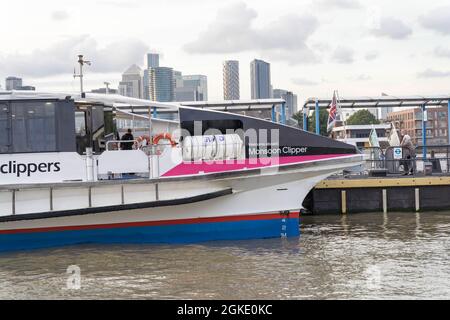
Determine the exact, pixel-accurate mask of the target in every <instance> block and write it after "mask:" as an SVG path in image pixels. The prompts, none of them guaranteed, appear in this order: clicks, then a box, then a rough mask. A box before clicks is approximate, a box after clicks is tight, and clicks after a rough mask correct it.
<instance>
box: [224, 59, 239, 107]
mask: <svg viewBox="0 0 450 320" xmlns="http://www.w3.org/2000/svg"><path fill="white" fill-rule="evenodd" d="M223 99H224V100H239V99H240V93H239V61H236V60H227V61H224V62H223Z"/></svg>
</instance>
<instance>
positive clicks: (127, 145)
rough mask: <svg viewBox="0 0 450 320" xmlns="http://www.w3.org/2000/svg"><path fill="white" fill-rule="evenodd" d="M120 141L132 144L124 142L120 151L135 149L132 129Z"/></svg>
mask: <svg viewBox="0 0 450 320" xmlns="http://www.w3.org/2000/svg"><path fill="white" fill-rule="evenodd" d="M120 140H125V141H131V142H122V143H120V149H122V150H132V149H133V140H134V137H133V134H132V133H131V129H128V130H127V133H125V134H124V135H123V136H122V139H120Z"/></svg>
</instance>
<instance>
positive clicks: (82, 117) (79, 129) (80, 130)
mask: <svg viewBox="0 0 450 320" xmlns="http://www.w3.org/2000/svg"><path fill="white" fill-rule="evenodd" d="M75 134H76V135H77V136H80V137H83V136H85V135H86V113H85V112H84V111H76V112H75Z"/></svg>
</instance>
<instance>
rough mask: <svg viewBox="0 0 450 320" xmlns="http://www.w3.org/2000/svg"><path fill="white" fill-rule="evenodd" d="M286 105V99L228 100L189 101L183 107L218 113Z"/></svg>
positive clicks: (182, 104)
mask: <svg viewBox="0 0 450 320" xmlns="http://www.w3.org/2000/svg"><path fill="white" fill-rule="evenodd" d="M283 103H286V101H285V100H284V99H256V100H226V101H188V102H180V103H179V104H180V105H181V106H186V107H194V108H200V109H209V110H216V111H258V110H268V109H271V108H273V107H274V106H275V105H281V104H283Z"/></svg>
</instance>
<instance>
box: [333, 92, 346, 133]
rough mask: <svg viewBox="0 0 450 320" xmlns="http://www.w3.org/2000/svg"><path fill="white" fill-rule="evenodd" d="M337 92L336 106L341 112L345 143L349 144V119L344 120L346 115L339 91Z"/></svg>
mask: <svg viewBox="0 0 450 320" xmlns="http://www.w3.org/2000/svg"><path fill="white" fill-rule="evenodd" d="M335 91H336V104H337V109H338V110H339V111H338V112H339V114H340V115H341V117H342V122H343V124H344V142H347V119H345V120H344V114H343V113H342V109H341V98H340V97H339V91H338V90H335Z"/></svg>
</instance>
